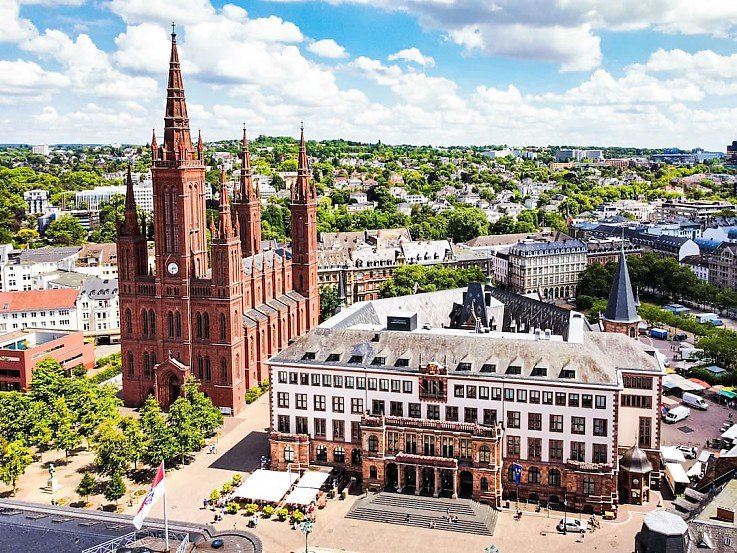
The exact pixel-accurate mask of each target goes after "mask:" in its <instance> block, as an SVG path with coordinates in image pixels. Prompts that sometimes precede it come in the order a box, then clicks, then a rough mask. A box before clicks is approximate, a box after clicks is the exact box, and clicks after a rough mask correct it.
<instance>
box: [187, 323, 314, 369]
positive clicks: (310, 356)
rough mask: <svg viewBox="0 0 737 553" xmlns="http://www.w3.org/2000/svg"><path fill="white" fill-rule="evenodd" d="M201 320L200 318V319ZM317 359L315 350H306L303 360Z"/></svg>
mask: <svg viewBox="0 0 737 553" xmlns="http://www.w3.org/2000/svg"><path fill="white" fill-rule="evenodd" d="M198 322H199V319H198ZM314 359H315V352H314V351H306V352H305V354H304V355H303V356H302V361H312V360H314Z"/></svg>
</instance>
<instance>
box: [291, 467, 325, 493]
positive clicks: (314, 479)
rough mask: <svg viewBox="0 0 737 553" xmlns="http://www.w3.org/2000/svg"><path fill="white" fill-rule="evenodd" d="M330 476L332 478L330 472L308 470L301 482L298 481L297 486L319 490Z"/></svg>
mask: <svg viewBox="0 0 737 553" xmlns="http://www.w3.org/2000/svg"><path fill="white" fill-rule="evenodd" d="M328 478H330V473H329V472H322V471H317V470H308V471H306V472H305V473H304V474H303V475H302V478H300V479H299V482H297V487H298V488H314V489H315V490H319V489H320V488H321V487H322V485H323V484H324V483H325V481H326V480H327V479H328Z"/></svg>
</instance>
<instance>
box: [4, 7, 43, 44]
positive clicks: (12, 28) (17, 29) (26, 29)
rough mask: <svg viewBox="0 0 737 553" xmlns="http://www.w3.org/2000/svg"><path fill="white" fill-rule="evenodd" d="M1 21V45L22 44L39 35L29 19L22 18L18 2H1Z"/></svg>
mask: <svg viewBox="0 0 737 553" xmlns="http://www.w3.org/2000/svg"><path fill="white" fill-rule="evenodd" d="M0 21H1V22H2V24H0V43H3V42H21V41H22V40H27V39H29V38H31V37H32V36H34V35H35V34H36V33H37V31H36V27H35V26H34V25H33V23H31V21H30V20H29V19H23V18H21V16H20V5H19V3H18V2H17V1H16V0H3V1H2V2H0Z"/></svg>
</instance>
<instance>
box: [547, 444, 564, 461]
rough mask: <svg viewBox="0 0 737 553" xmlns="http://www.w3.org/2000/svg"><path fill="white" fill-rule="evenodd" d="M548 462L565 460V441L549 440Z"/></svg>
mask: <svg viewBox="0 0 737 553" xmlns="http://www.w3.org/2000/svg"><path fill="white" fill-rule="evenodd" d="M548 460H549V461H562V460H563V440H549V441H548Z"/></svg>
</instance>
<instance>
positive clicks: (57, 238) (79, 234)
mask: <svg viewBox="0 0 737 553" xmlns="http://www.w3.org/2000/svg"><path fill="white" fill-rule="evenodd" d="M45 236H46V240H48V241H49V243H50V244H54V245H58V246H77V245H79V244H81V243H82V242H84V239H85V238H86V237H87V231H86V230H84V227H83V226H82V224H81V223H80V222H79V221H78V220H77V218H76V217H72V216H71V215H62V216H61V217H59V218H58V219H54V220H53V221H52V222H51V224H50V225H49V227H48V228H47V229H46V234H45Z"/></svg>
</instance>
